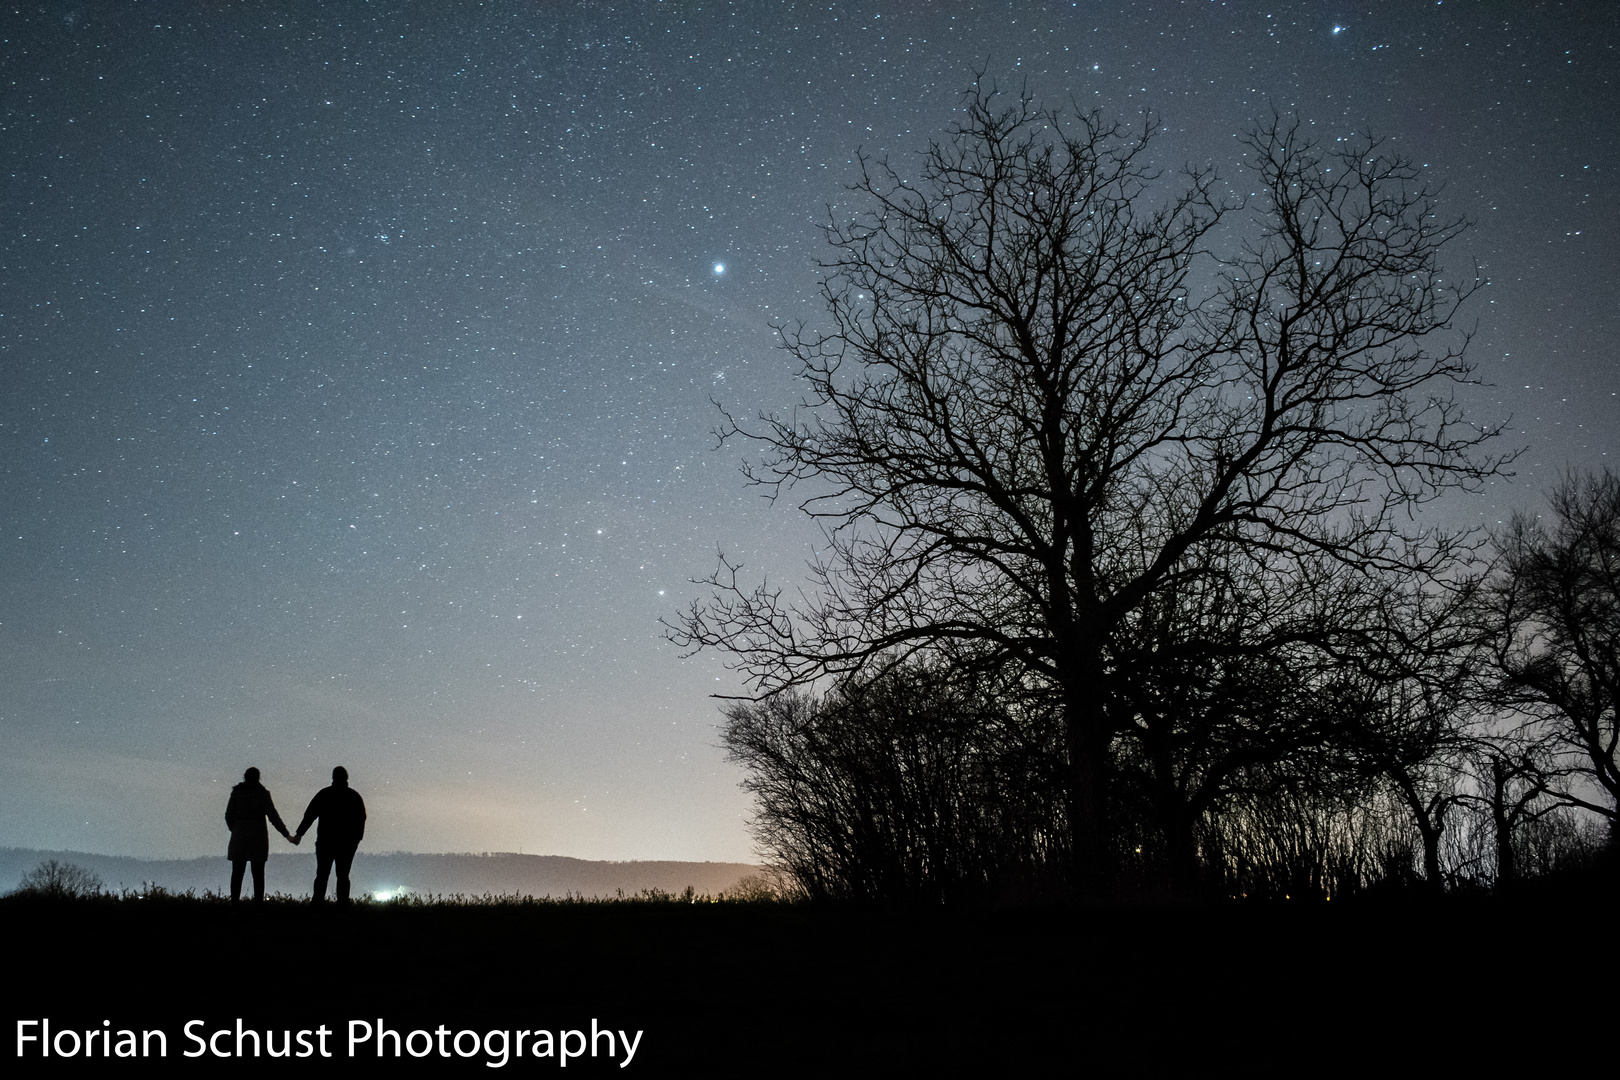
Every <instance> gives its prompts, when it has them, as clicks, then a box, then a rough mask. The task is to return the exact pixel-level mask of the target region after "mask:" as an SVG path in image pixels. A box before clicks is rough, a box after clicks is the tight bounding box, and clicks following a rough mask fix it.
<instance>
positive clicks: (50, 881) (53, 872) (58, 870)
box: [17, 859, 102, 900]
mask: <svg viewBox="0 0 1620 1080" xmlns="http://www.w3.org/2000/svg"><path fill="white" fill-rule="evenodd" d="M101 889H102V881H101V875H99V874H97V873H96V872H95V871H94V870H86V869H85V868H84V867H82V866H79V865H78V864H77V863H65V862H59V861H57V860H56V859H46V860H45V861H44V862H41V863H40V864H39V865H38V866H36V867H34V868H33V869H32V870H30V871H28V873H26V874H24V875H23V876H22V881H20V882H18V884H17V891H18V892H19V893H27V894H28V895H31V896H45V897H50V898H51V899H55V900H72V899H75V898H77V897H81V896H94V895H96V894H97V893H99V892H101Z"/></svg>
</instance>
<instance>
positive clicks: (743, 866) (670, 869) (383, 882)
mask: <svg viewBox="0 0 1620 1080" xmlns="http://www.w3.org/2000/svg"><path fill="white" fill-rule="evenodd" d="M50 859H55V860H57V861H58V862H62V863H71V864H73V865H75V866H79V867H82V868H84V869H85V870H89V871H91V872H93V873H95V874H96V875H97V876H98V877H99V878H100V879H101V881H102V883H103V885H104V887H106V888H107V889H110V890H112V891H115V892H116V891H122V890H137V891H138V890H141V889H144V888H145V887H147V886H151V885H157V886H160V887H161V888H163V889H164V890H166V891H168V892H171V893H185V892H196V893H198V894H205V893H209V892H214V893H227V892H229V890H230V877H231V864H230V862H229V861H228V860H227V859H226V858H225V856H224V853H223V852H221V853H220V854H219V855H199V856H195V857H193V858H189V859H141V858H136V857H134V856H124V855H100V854H96V853H94V852H82V851H47V850H39V849H34V848H13V847H4V848H0V895H3V894H5V893H10V892H12V891H14V890H15V889H16V888H17V887H18V883H19V882H20V880H21V878H22V875H24V874H26V873H27V872H29V871H30V870H32V869H34V868H35V867H36V866H38V865H39V864H40V863H42V862H45V861H47V860H50ZM758 873H760V867H758V866H755V865H753V864H751V863H722V862H685V861H681V860H674V859H657V860H630V861H626V862H609V861H603V860H593V859H576V858H573V857H571V856H567V855H530V854H526V853H522V852H509V851H505V852H482V853H477V852H405V851H393V852H367V851H363V850H362V851H361V852H360V853H359V854H357V855H356V856H355V860H354V866H353V869H352V871H351V875H350V876H351V880H352V882H353V889H354V894H355V895H356V896H361V895H365V896H371V897H378V898H384V899H386V898H392V897H395V896H402V895H404V896H416V897H431V896H441V895H442V896H452V895H458V894H459V895H464V896H482V895H485V894H490V895H495V896H512V895H516V896H535V897H545V896H551V897H566V896H577V897H608V896H614V895H616V894H618V893H619V892H623V893H626V894H632V895H633V894H637V893H640V892H642V891H643V890H647V889H655V890H661V891H663V892H669V893H679V892H681V891H682V890H684V889H686V888H687V887H688V886H690V887H691V888H692V889H693V890H694V891H696V892H698V893H720V892H723V891H725V890H727V889H730V888H732V887H734V886H735V885H736V883H737V882H738V881H739V880H741V879H742V878H744V877H748V876H750V875H755V874H758ZM314 876H315V847H314V841H313V840H309V841H307V842H306V843H305V844H304V845H303V847H301V848H300V849H298V850H296V851H287V852H274V853H272V854H271V856H270V858H269V860H268V861H267V862H266V864H265V892H266V893H267V894H268V895H275V894H277V893H281V894H285V895H291V896H295V897H297V896H308V895H309V893H310V886H311V882H312V881H313V879H314ZM251 890H252V885H251V882H250V883H248V884H247V886H246V890H245V891H247V892H251Z"/></svg>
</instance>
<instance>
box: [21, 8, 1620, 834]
mask: <svg viewBox="0 0 1620 1080" xmlns="http://www.w3.org/2000/svg"><path fill="white" fill-rule="evenodd" d="M1617 31H1620V15H1617V13H1616V11H1615V9H1614V8H1612V7H1611V6H1609V5H1604V4H1597V3H1591V4H1563V5H1559V4H1548V5H1541V6H1539V7H1536V8H1535V9H1534V10H1520V9H1519V8H1518V7H1511V8H1510V7H1505V6H1501V5H1482V4H1469V3H1462V2H1457V0H1447V2H1444V3H1439V4H1432V5H1429V4H1371V5H1369V4H1362V5H1359V6H1337V7H1334V6H1329V5H1324V4H1320V3H1291V4H1275V5H1271V6H1269V7H1264V6H1259V5H1251V4H1246V3H1245V4H1237V3H1226V4H1223V3H1219V2H1213V0H1186V2H1182V3H1141V4H1094V3H1077V4H1056V3H1051V4H1025V3H1011V4H1007V3H977V4H969V3H963V4H942V5H913V4H906V3H885V4H875V5H865V6H849V5H827V4H792V3H748V4H743V3H736V4H723V3H668V2H666V3H642V4H626V5H618V6H609V5H599V4H577V5H552V4H543V5H537V4H532V3H518V2H507V3H491V4H486V5H483V6H479V7H472V6H466V5H434V4H400V5H379V4H361V3H335V4H324V5H320V6H319V8H318V9H317V8H316V6H314V5H290V4H284V5H273V4H242V5H234V6H225V7H219V6H215V5H203V4H186V3H180V4H163V5H154V4H110V3H109V4H56V3H51V4H45V5H41V6H36V7H28V8H13V9H10V10H8V11H7V13H6V16H5V20H4V30H3V33H0V93H3V95H4V107H3V109H0V164H3V168H0V376H3V380H4V381H3V386H4V393H3V394H0V561H3V565H4V574H3V576H0V845H14V846H31V847H42V848H70V849H79V850H94V851H102V852H108V853H122V854H136V855H152V856H157V855H195V854H202V853H209V852H215V851H216V849H217V851H218V853H220V854H223V850H224V849H223V846H222V845H223V843H224V835H225V834H224V829H223V823H222V821H221V819H220V815H221V814H222V813H223V809H224V800H225V795H226V792H227V789H228V787H229V785H230V783H232V782H234V780H236V779H237V778H239V776H240V774H241V771H242V770H243V769H244V768H245V767H247V766H248V765H257V766H258V767H259V768H261V769H262V770H263V771H264V776H265V782H266V785H267V786H268V787H269V788H270V789H271V790H272V791H273V792H274V793H275V794H276V796H277V797H278V798H279V799H280V800H281V804H280V805H281V808H282V811H283V813H284V814H285V813H290V812H296V808H297V807H298V806H300V805H301V804H302V801H303V800H305V799H307V798H308V797H309V795H310V794H311V793H312V792H313V791H314V790H315V789H316V788H317V787H319V786H320V785H321V784H322V783H323V782H324V781H323V780H322V777H324V776H325V775H326V774H327V773H328V772H329V770H330V768H331V767H332V765H334V764H338V763H340V762H341V763H342V764H344V765H346V766H347V767H348V768H349V770H350V772H351V774H352V776H353V778H354V784H355V786H356V787H357V788H358V789H360V790H361V791H362V792H363V793H364V794H365V796H366V798H367V801H368V805H369V806H371V807H372V808H373V809H372V815H373V821H372V827H371V829H370V831H368V836H367V844H368V846H373V847H375V848H376V849H378V850H392V849H402V850H418V851H423V850H428V851H431V850H523V851H528V852H539V853H547V854H552V853H554V854H566V855H575V856H580V857H586V858H611V859H630V858H660V859H670V858H674V859H715V860H737V859H747V858H749V857H750V855H751V845H750V842H749V839H748V836H747V833H746V830H745V828H744V820H745V815H746V812H747V804H746V802H745V799H744V796H743V795H742V793H741V792H739V791H738V790H737V787H736V784H737V781H738V779H739V776H738V774H737V772H736V770H735V769H734V768H732V767H731V766H729V765H727V764H726V763H725V762H724V761H723V759H722V757H721V754H720V752H719V751H718V750H717V749H716V747H715V745H714V744H715V741H716V740H715V737H714V732H713V723H714V720H715V717H716V709H715V703H714V702H713V701H712V700H711V699H710V698H709V697H708V696H707V695H709V694H712V693H715V692H729V691H734V690H736V689H737V683H736V682H735V680H734V679H733V678H732V677H731V676H730V675H729V674H728V673H727V672H726V671H725V669H724V667H723V665H722V664H721V663H720V661H719V660H718V659H716V658H711V657H708V656H703V657H699V658H695V659H689V660H683V659H681V658H680V657H679V656H678V654H677V651H676V650H675V649H673V648H672V647H671V646H669V645H668V644H667V643H665V642H664V641H663V640H662V638H661V637H660V628H659V625H658V619H659V617H660V616H667V615H670V614H672V613H673V612H675V611H676V610H677V609H678V608H680V607H682V606H684V605H685V604H686V603H688V602H689V601H690V600H691V599H692V598H694V597H695V596H696V595H698V590H697V587H695V586H693V585H691V584H690V583H689V579H690V578H693V577H700V576H702V575H704V574H706V573H707V572H708V571H709V570H710V569H712V567H713V564H714V558H715V552H716V549H717V548H724V549H725V551H726V552H727V553H728V554H729V555H731V556H732V557H733V558H736V559H740V560H742V561H743V562H744V563H746V564H747V565H748V567H749V569H750V572H754V571H762V572H769V573H770V574H771V575H772V576H773V578H775V579H779V580H783V581H792V580H793V579H794V577H795V575H796V574H797V573H798V572H799V570H800V569H801V568H802V566H803V564H804V561H805V559H806V558H807V557H808V556H809V555H810V553H811V551H812V548H813V545H814V543H815V541H816V539H817V534H816V533H815V531H814V529H813V528H811V527H810V526H809V525H807V523H805V522H804V521H802V520H800V519H799V518H798V517H796V516H795V513H794V512H793V510H792V508H791V507H790V506H787V505H785V504H784V505H778V506H774V507H773V506H769V505H766V504H764V503H762V502H761V500H760V499H759V498H758V497H757V494H755V493H752V492H750V491H748V490H746V489H745V488H744V487H743V485H742V482H741V478H740V476H739V475H738V472H737V464H738V451H737V449H736V448H735V447H730V446H727V447H724V448H720V449H716V447H715V444H714V438H713V436H712V435H711V434H710V432H711V429H712V427H713V426H714V425H715V423H716V421H717V419H718V414H717V412H716V409H715V406H714V404H713V402H715V401H718V402H720V403H722V404H723V405H725V406H726V407H727V408H728V409H732V410H735V411H737V412H739V413H740V414H742V415H751V414H753V413H755V412H758V411H762V410H777V409H783V408H787V407H790V406H791V405H792V403H793V402H794V401H795V400H796V399H797V396H798V390H797V388H796V386H795V383H794V380H793V378H792V376H793V372H792V369H791V367H790V365H789V364H788V363H787V361H786V359H785V358H784V357H783V356H782V355H780V354H779V353H778V352H777V351H776V350H775V347H774V343H775V337H774V333H773V331H772V329H771V327H772V324H773V323H779V322H783V321H792V320H795V319H804V320H807V321H809V322H811V323H814V322H815V321H816V320H817V319H818V317H819V315H820V309H819V306H818V303H817V299H816V291H815V288H816V280H817V279H816V273H817V271H816V266H815V260H816V259H817V258H818V257H820V256H822V255H823V254H824V251H823V247H822V239H821V234H820V232H819V230H818V227H817V226H818V224H819V223H821V222H822V221H824V220H825V216H826V214H827V212H828V209H829V207H830V208H831V209H832V212H833V213H835V214H846V213H850V212H853V210H854V209H856V208H857V204H855V203H854V202H852V201H851V197H850V196H849V195H848V194H847V193H846V191H845V188H844V185H846V184H847V183H848V182H849V181H850V180H851V179H852V176H853V168H854V164H853V163H854V160H855V155H856V152H857V150H858V149H864V150H865V151H866V152H868V153H872V154H875V155H883V154H889V155H891V156H893V158H894V159H895V160H897V161H903V160H904V159H905V158H906V157H907V156H908V155H910V154H912V153H914V152H915V151H917V150H918V149H920V148H922V147H924V146H926V142H927V139H928V138H929V137H930V136H935V135H937V134H939V133H941V132H942V131H943V130H944V128H945V127H946V125H948V124H949V123H950V121H951V118H952V115H953V110H954V109H955V107H956V105H957V101H958V95H959V94H960V92H961V91H962V89H963V88H964V87H966V86H967V85H969V84H970V83H971V81H972V79H973V77H974V72H975V71H976V70H978V69H981V68H982V69H983V70H984V71H985V73H986V77H988V78H993V79H995V80H996V81H998V83H1000V84H1001V85H1003V86H1013V87H1016V86H1018V85H1021V84H1023V83H1025V82H1026V81H1027V85H1028V86H1029V88H1030V89H1031V90H1032V91H1034V92H1035V93H1037V94H1038V95H1041V96H1043V97H1044V98H1046V99H1047V100H1049V101H1053V100H1057V99H1059V98H1063V97H1072V99H1073V101H1074V102H1075V103H1076V104H1077V105H1078V106H1080V107H1082V108H1097V109H1101V110H1102V111H1103V112H1104V113H1105V114H1107V115H1110V116H1117V117H1119V118H1121V119H1123V120H1126V121H1128V122H1139V120H1140V116H1141V114H1142V110H1144V109H1152V110H1155V111H1156V112H1157V113H1158V114H1159V115H1160V116H1161V117H1162V123H1163V132H1164V134H1163V136H1162V138H1161V139H1160V141H1159V142H1158V143H1157V144H1156V147H1157V148H1156V150H1155V155H1156V160H1158V161H1159V162H1160V163H1161V165H1162V166H1164V167H1165V168H1167V169H1175V168H1177V167H1179V166H1180V165H1181V164H1182V163H1184V162H1193V163H1200V164H1201V163H1210V164H1212V165H1214V166H1215V167H1216V168H1217V169H1218V170H1219V171H1220V173H1221V175H1222V176H1224V177H1227V178H1228V179H1229V181H1230V183H1231V184H1232V185H1233V188H1232V190H1233V192H1234V194H1236V195H1242V194H1244V192H1243V191H1242V188H1241V185H1242V182H1243V171H1242V160H1241V156H1240V154H1239V148H1238V144H1237V139H1236V136H1237V135H1238V133H1239V132H1240V131H1241V130H1242V128H1243V126H1244V125H1245V124H1246V123H1247V122H1248V121H1250V120H1251V119H1253V118H1255V117H1257V116H1260V115H1262V114H1266V113H1269V111H1270V110H1271V109H1272V108H1273V107H1275V108H1277V109H1280V110H1284V111H1289V110H1298V111H1299V113H1300V114H1301V115H1302V116H1303V117H1305V118H1307V119H1308V120H1310V121H1311V122H1312V123H1313V124H1314V127H1313V131H1315V132H1316V133H1317V134H1318V137H1319V138H1321V139H1323V140H1324V141H1331V140H1332V139H1334V138H1338V137H1343V136H1346V135H1349V134H1352V133H1354V132H1357V131H1360V130H1363V129H1371V130H1373V131H1376V132H1379V133H1382V134H1385V135H1388V136H1389V137H1390V138H1391V139H1392V140H1393V144H1394V145H1395V146H1396V147H1397V148H1398V149H1400V150H1402V151H1404V152H1406V153H1408V154H1411V155H1414V156H1415V157H1416V159H1417V160H1418V161H1419V162H1421V163H1423V164H1424V165H1425V168H1426V169H1428V170H1430V171H1431V172H1432V174H1433V176H1434V177H1435V182H1436V183H1443V184H1444V185H1445V187H1444V192H1443V196H1442V205H1443V208H1444V209H1445V210H1446V211H1447V212H1449V213H1453V214H1462V215H1466V216H1467V217H1468V218H1470V219H1471V220H1472V221H1473V222H1475V227H1474V228H1473V229H1472V230H1471V231H1470V232H1469V233H1468V234H1467V236H1466V237H1465V238H1464V240H1463V241H1462V242H1461V243H1460V244H1459V245H1458V246H1457V247H1456V249H1455V251H1453V252H1452V258H1453V260H1454V262H1453V265H1452V272H1453V273H1454V274H1457V275H1461V276H1470V275H1472V274H1473V273H1474V267H1475V266H1476V265H1477V267H1478V272H1479V273H1480V274H1481V275H1482V276H1483V277H1485V278H1487V279H1488V280H1489V283H1490V284H1489V286H1488V287H1487V288H1486V289H1484V290H1483V291H1482V292H1481V293H1480V294H1479V296H1478V297H1477V298H1476V299H1475V301H1474V302H1473V304H1472V306H1471V309H1470V310H1469V311H1468V312H1467V318H1466V320H1465V322H1466V323H1467V325H1469V326H1472V328H1473V330H1474V338H1473V342H1472V345H1471V347H1470V356H1471V357H1472V358H1473V359H1474V360H1475V361H1476V362H1477V364H1478V365H1479V374H1480V376H1481V377H1482V379H1484V380H1486V382H1487V383H1489V384H1491V385H1488V386H1483V387H1479V388H1476V389H1475V391H1474V393H1473V394H1472V396H1471V398H1470V399H1469V400H1468V402H1467V403H1466V404H1467V405H1468V408H1469V410H1470V413H1471V415H1473V416H1474V417H1475V418H1476V419H1477V420H1479V421H1480V422H1485V423H1489V422H1495V421H1498V420H1500V419H1503V418H1505V417H1507V416H1510V415H1511V416H1512V417H1513V421H1512V431H1511V433H1510V434H1509V435H1508V436H1507V439H1508V441H1509V443H1511V444H1512V445H1522V446H1524V447H1526V448H1527V452H1526V454H1525V455H1524V456H1523V457H1522V458H1521V460H1520V463H1519V467H1518V476H1517V478H1516V479H1515V480H1514V481H1512V482H1511V483H1502V484H1498V485H1497V486H1496V487H1494V488H1492V490H1491V491H1490V492H1489V493H1488V494H1487V495H1486V496H1485V497H1484V498H1481V499H1476V500H1473V501H1470V502H1467V503H1457V504H1449V505H1447V506H1445V507H1442V508H1441V509H1440V511H1439V513H1440V514H1441V515H1443V519H1444V520H1445V521H1446V522H1447V523H1450V524H1454V525H1468V524H1485V525H1489V524H1492V523H1494V522H1495V521H1497V520H1499V519H1501V518H1502V517H1504V516H1505V515H1506V514H1507V513H1508V512H1509V511H1511V510H1512V509H1514V508H1519V507H1529V506H1534V505H1536V503H1537V501H1538V500H1539V498H1540V492H1541V491H1542V490H1543V489H1545V488H1546V487H1547V486H1549V485H1550V483H1551V482H1552V481H1553V480H1554V479H1556V476H1557V474H1558V471H1559V470H1560V469H1563V468H1566V467H1579V468H1596V467H1601V466H1602V465H1604V464H1609V465H1611V466H1614V465H1615V464H1616V462H1615V446H1616V435H1617V433H1620V419H1617V418H1620V396H1617V395H1620V364H1617V362H1616V361H1617V358H1616V355H1615V346H1614V344H1613V343H1614V342H1615V341H1616V340H1620V287H1617V282H1620V263H1617V261H1620V236H1617V232H1616V230H1617V226H1620V206H1617V195H1616V183H1615V181H1616V177H1617V171H1620V150H1617V149H1616V140H1615V138H1614V134H1615V122H1614V117H1615V116H1616V115H1620V81H1617V75H1620V33H1617ZM784 502H785V501H784Z"/></svg>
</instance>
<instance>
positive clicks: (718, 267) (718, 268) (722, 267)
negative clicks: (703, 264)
mask: <svg viewBox="0 0 1620 1080" xmlns="http://www.w3.org/2000/svg"><path fill="white" fill-rule="evenodd" d="M714 272H715V275H716V276H718V275H720V274H723V273H725V272H726V264H725V263H715V264H714Z"/></svg>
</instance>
